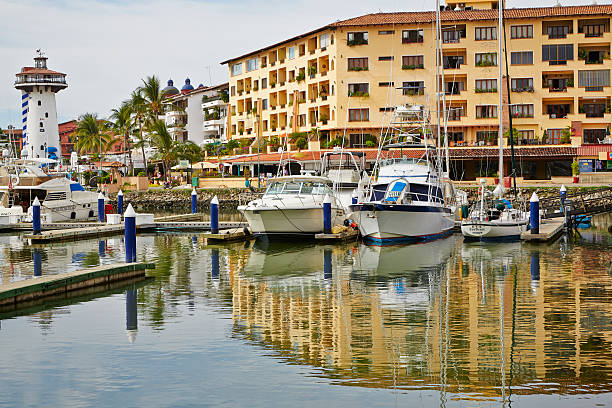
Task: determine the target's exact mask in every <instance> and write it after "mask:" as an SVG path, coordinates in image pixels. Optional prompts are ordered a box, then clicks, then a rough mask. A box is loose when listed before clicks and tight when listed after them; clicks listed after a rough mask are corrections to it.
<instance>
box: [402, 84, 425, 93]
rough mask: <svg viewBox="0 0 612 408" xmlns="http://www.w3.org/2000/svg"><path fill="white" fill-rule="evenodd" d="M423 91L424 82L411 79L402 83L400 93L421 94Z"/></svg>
mask: <svg viewBox="0 0 612 408" xmlns="http://www.w3.org/2000/svg"><path fill="white" fill-rule="evenodd" d="M424 91H425V83H424V82H423V81H411V82H404V83H403V84H402V93H403V94H404V95H423V93H424Z"/></svg>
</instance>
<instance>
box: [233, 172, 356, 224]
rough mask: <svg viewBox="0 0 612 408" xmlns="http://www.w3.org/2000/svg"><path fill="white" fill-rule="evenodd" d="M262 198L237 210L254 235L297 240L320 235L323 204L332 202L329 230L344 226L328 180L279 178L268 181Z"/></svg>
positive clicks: (341, 213) (307, 176)
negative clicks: (303, 236)
mask: <svg viewBox="0 0 612 408" xmlns="http://www.w3.org/2000/svg"><path fill="white" fill-rule="evenodd" d="M268 183H269V184H268V188H267V189H266V192H265V193H264V195H263V197H262V198H260V199H258V200H254V201H251V202H249V203H248V204H247V205H244V206H239V207H238V211H240V212H241V213H242V214H243V215H244V216H245V218H246V219H247V221H248V223H249V225H250V226H251V231H252V232H253V233H254V234H256V235H266V236H300V235H306V236H308V235H314V234H318V233H321V232H323V202H324V201H325V198H326V197H329V200H330V201H331V213H332V226H333V225H339V224H343V223H344V220H345V219H346V213H345V210H344V208H343V206H342V203H341V202H340V200H339V199H338V198H337V197H336V196H335V195H334V192H333V190H332V187H333V182H332V181H331V180H330V179H329V178H327V177H321V176H311V175H299V176H297V175H296V176H281V177H275V178H273V179H270V180H269V181H268Z"/></svg>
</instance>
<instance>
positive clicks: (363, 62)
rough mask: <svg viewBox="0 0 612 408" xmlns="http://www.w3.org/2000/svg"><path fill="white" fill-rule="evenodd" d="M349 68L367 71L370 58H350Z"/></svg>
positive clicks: (350, 69)
mask: <svg viewBox="0 0 612 408" xmlns="http://www.w3.org/2000/svg"><path fill="white" fill-rule="evenodd" d="M348 70H349V71H367V70H368V59H367V57H366V58H349V59H348Z"/></svg>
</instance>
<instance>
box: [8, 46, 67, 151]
mask: <svg viewBox="0 0 612 408" xmlns="http://www.w3.org/2000/svg"><path fill="white" fill-rule="evenodd" d="M37 52H38V56H37V57H36V58H34V66H33V67H24V68H22V69H21V72H20V73H18V74H17V80H16V81H15V88H17V89H19V90H21V111H22V121H23V149H22V150H21V157H22V158H26V157H27V158H49V159H56V160H61V158H62V149H61V145H60V138H59V131H58V127H57V110H56V108H55V94H56V93H57V92H58V91H61V90H62V89H64V88H66V87H68V85H67V84H66V74H62V73H61V72H55V71H51V70H50V69H48V68H47V57H45V56H43V54H42V52H40V50H39V51H37Z"/></svg>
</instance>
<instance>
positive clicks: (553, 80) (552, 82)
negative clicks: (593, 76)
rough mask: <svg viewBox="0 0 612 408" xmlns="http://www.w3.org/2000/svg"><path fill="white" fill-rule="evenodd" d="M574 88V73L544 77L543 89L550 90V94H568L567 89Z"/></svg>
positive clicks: (546, 75) (545, 75) (544, 75)
mask: <svg viewBox="0 0 612 408" xmlns="http://www.w3.org/2000/svg"><path fill="white" fill-rule="evenodd" d="M573 86H574V74H573V72H572V73H555V74H543V75H542V87H543V88H548V91H549V92H567V88H572V87H573Z"/></svg>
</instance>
